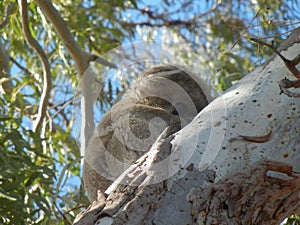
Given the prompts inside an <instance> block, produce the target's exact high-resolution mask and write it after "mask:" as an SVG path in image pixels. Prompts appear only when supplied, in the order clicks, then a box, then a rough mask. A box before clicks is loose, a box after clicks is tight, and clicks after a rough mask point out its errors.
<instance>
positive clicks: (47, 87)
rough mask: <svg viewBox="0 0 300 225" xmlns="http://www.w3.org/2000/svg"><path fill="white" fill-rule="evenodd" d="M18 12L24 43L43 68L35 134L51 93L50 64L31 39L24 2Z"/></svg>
mask: <svg viewBox="0 0 300 225" xmlns="http://www.w3.org/2000/svg"><path fill="white" fill-rule="evenodd" d="M20 11H21V12H20V13H21V17H22V27H23V32H24V35H25V38H26V41H27V42H28V44H29V45H30V46H31V47H32V48H33V49H34V51H35V52H36V53H37V55H38V57H39V59H40V60H41V63H42V67H43V89H42V95H41V101H40V106H39V110H38V114H37V118H36V120H35V121H34V123H33V130H34V131H35V132H38V131H39V130H40V128H41V125H42V123H43V119H44V117H45V115H46V110H47V106H48V101H49V98H50V91H51V71H50V64H49V61H48V58H47V56H46V54H45V52H44V51H43V49H42V47H41V46H40V44H39V43H38V42H37V40H35V39H34V38H33V36H32V34H31V33H30V30H29V27H28V7H27V1H26V0H21V2H20Z"/></svg>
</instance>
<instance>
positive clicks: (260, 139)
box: [240, 131, 272, 143]
mask: <svg viewBox="0 0 300 225" xmlns="http://www.w3.org/2000/svg"><path fill="white" fill-rule="evenodd" d="M271 134H272V131H270V132H269V133H268V134H266V135H263V136H259V137H250V136H244V135H240V137H241V138H243V139H244V140H245V141H250V142H254V143H264V142H267V141H269V140H270V137H271Z"/></svg>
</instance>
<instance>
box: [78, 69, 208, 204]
mask: <svg viewBox="0 0 300 225" xmlns="http://www.w3.org/2000/svg"><path fill="white" fill-rule="evenodd" d="M210 96H211V95H210V90H209V88H208V86H207V85H206V84H205V83H204V82H203V81H202V80H201V79H199V78H195V77H194V76H192V75H190V74H188V73H186V72H185V71H184V70H183V69H181V68H179V67H176V66H172V65H165V64H161V65H158V66H155V67H153V68H151V69H149V70H147V71H145V72H144V73H142V74H141V75H140V76H139V77H138V79H137V80H136V81H134V82H133V83H132V85H131V87H130V89H129V90H128V91H127V92H126V94H125V95H124V97H123V98H122V99H121V100H120V101H119V102H117V103H116V104H115V105H113V106H112V108H111V109H110V110H109V111H108V112H107V113H106V114H105V115H104V116H103V118H102V120H101V121H100V123H99V124H98V125H97V127H96V129H95V131H94V135H93V137H92V138H91V140H90V142H89V145H88V147H87V149H86V151H85V156H84V162H83V174H82V175H83V182H84V187H85V190H86V192H87V195H88V198H89V200H90V201H91V202H92V201H95V200H97V192H98V190H100V191H101V192H104V191H105V190H106V189H107V188H108V187H109V185H111V183H112V182H113V181H114V180H115V179H116V178H117V177H118V176H119V175H121V173H122V172H123V171H125V170H126V169H127V168H128V167H129V166H130V164H132V163H133V162H134V161H136V160H137V159H138V158H140V157H141V156H142V155H144V154H145V153H146V152H147V151H148V150H149V149H150V147H151V146H152V144H153V143H154V142H155V140H156V139H157V137H158V136H159V135H160V134H161V132H162V131H164V130H165V129H166V128H167V131H166V135H167V136H169V135H171V134H173V133H175V132H177V131H179V130H180V129H182V127H184V126H185V125H186V124H188V123H189V122H191V121H192V119H193V118H194V117H195V116H196V115H197V114H198V113H199V112H200V111H201V110H202V109H203V108H204V107H205V106H207V105H208V103H209V102H210V101H211V97H210Z"/></svg>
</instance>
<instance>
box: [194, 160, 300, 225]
mask: <svg viewBox="0 0 300 225" xmlns="http://www.w3.org/2000/svg"><path fill="white" fill-rule="evenodd" d="M269 171H273V172H280V173H284V174H286V175H288V176H289V179H287V180H285V179H280V178H274V177H270V176H269V175H267V173H268V172H269ZM299 191H300V176H298V175H296V174H295V173H294V172H293V171H292V167H291V166H289V165H286V164H284V163H281V162H273V161H270V160H261V161H259V162H257V163H255V164H253V165H252V166H250V167H248V168H247V169H245V170H243V171H242V172H239V173H236V174H234V175H232V176H230V177H227V178H226V179H224V180H222V181H220V182H218V183H216V184H214V185H212V186H210V187H208V188H202V187H198V188H196V189H195V190H194V192H193V194H192V195H191V196H190V201H191V203H192V205H193V207H192V215H193V218H194V222H195V223H197V224H203V225H205V224H207V225H211V224H226V225H227V224H228V225H238V224H255V225H260V224H261V225H265V224H268V225H272V224H274V225H275V224H276V225H277V224H278V221H282V220H283V219H284V218H285V217H287V216H289V215H290V214H291V213H297V211H298V210H299V207H300V201H299Z"/></svg>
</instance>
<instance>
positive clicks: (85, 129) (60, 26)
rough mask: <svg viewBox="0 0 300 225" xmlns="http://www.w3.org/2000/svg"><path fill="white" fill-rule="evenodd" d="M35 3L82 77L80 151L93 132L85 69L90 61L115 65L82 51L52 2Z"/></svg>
mask: <svg viewBox="0 0 300 225" xmlns="http://www.w3.org/2000/svg"><path fill="white" fill-rule="evenodd" d="M35 2H36V4H37V5H38V6H39V7H40V9H41V10H42V12H43V13H44V14H45V15H46V17H47V19H48V20H49V21H50V22H51V24H52V25H53V27H54V29H55V31H56V32H57V34H58V35H59V37H60V38H61V40H62V42H63V43H64V45H65V46H66V48H67V49H68V51H69V53H70V54H71V57H72V58H73V60H74V62H75V65H76V67H77V71H78V72H79V75H80V76H81V77H82V80H81V90H82V100H81V105H82V106H81V113H82V120H81V121H82V123H81V129H82V131H81V149H82V150H81V152H84V150H85V148H86V147H87V144H88V142H89V139H90V137H91V136H92V134H93V130H94V127H95V125H94V109H93V99H92V96H93V93H92V88H91V84H92V83H93V79H92V77H91V76H90V74H86V76H83V75H85V74H84V73H85V71H86V70H87V68H88V65H89V62H90V61H96V62H98V63H101V64H103V65H106V66H109V67H112V68H116V65H115V64H113V63H110V62H108V61H106V60H105V59H103V58H100V57H98V56H95V55H94V54H90V53H88V52H86V51H84V50H83V49H82V48H80V46H79V45H78V44H77V43H76V41H75V39H74V37H73V35H72V34H71V32H70V30H69V28H68V26H67V24H66V23H65V21H64V20H63V18H62V17H61V16H60V14H59V13H58V11H57V10H56V9H55V8H54V6H53V5H52V3H51V2H50V1H49V0H35Z"/></svg>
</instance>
